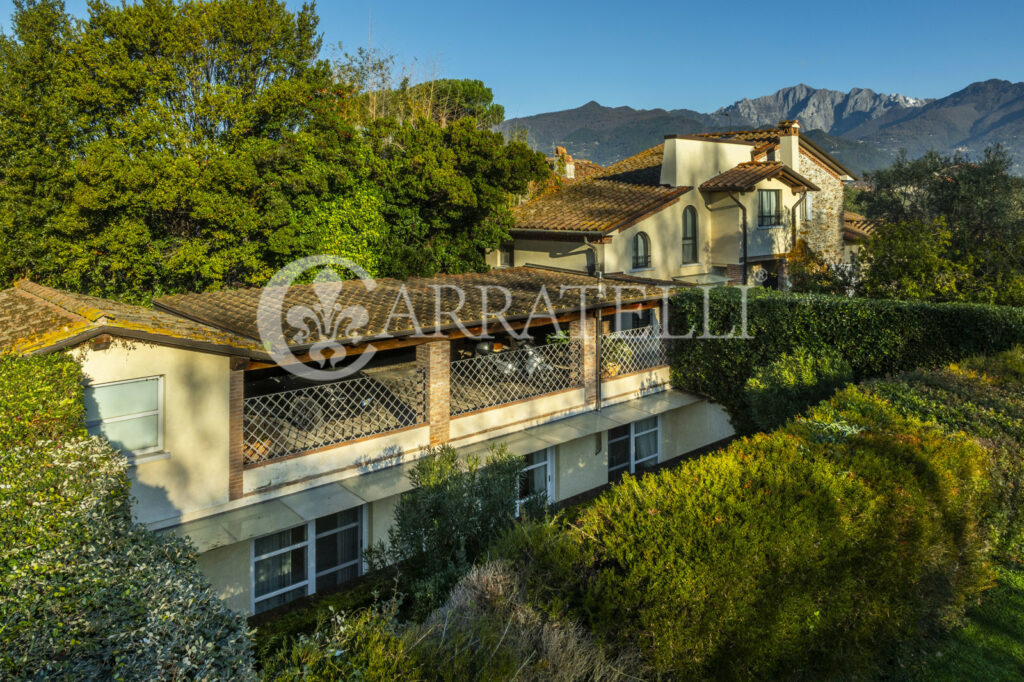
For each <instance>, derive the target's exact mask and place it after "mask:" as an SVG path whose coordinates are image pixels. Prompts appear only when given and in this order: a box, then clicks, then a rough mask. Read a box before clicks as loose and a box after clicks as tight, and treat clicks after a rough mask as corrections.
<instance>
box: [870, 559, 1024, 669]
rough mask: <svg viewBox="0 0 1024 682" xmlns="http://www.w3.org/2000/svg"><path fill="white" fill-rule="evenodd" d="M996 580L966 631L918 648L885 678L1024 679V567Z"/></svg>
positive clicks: (1010, 568)
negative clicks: (995, 585)
mask: <svg viewBox="0 0 1024 682" xmlns="http://www.w3.org/2000/svg"><path fill="white" fill-rule="evenodd" d="M996 578H997V580H998V582H999V585H998V586H997V587H995V588H994V589H993V590H991V591H990V592H989V593H987V594H986V595H985V598H984V599H983V600H982V602H981V604H980V605H979V606H977V607H975V608H973V609H971V610H970V611H969V612H968V614H967V622H966V623H965V625H964V627H962V628H957V629H956V630H953V631H949V632H942V633H938V634H936V635H935V636H933V637H932V638H930V639H929V640H928V641H926V642H925V643H923V644H920V643H916V644H917V646H915V647H913V649H911V650H909V651H908V652H906V653H905V654H904V655H902V656H901V657H899V658H897V659H896V662H895V665H893V666H892V668H891V669H889V670H885V671H884V674H885V677H886V678H887V679H899V680H908V681H911V682H976V680H993V681H994V680H1006V682H1010V681H1011V680H1019V679H1020V678H1021V677H1022V676H1024V566H1022V565H1020V564H1016V563H1010V564H1004V565H1001V566H998V567H997V568H996Z"/></svg>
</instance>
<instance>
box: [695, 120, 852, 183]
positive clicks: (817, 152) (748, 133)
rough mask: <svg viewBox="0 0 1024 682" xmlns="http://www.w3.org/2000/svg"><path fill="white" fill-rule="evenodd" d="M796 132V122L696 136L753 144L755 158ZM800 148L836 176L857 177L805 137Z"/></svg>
mask: <svg viewBox="0 0 1024 682" xmlns="http://www.w3.org/2000/svg"><path fill="white" fill-rule="evenodd" d="M798 130H799V127H798V126H797V122H796V121H779V125H778V126H777V127H775V128H759V129H757V130H727V131H723V132H717V133H698V134H697V136H698V137H700V138H704V139H709V140H741V141H745V142H753V143H754V144H755V145H757V147H756V148H755V150H754V154H755V156H757V155H760V154H764V153H766V152H767V151H769V150H770V149H772V148H773V147H776V146H778V144H779V140H780V138H781V137H782V136H783V135H791V134H793V133H795V132H797V131H798ZM800 146H801V147H802V148H803V150H804V151H805V152H807V153H809V154H810V155H811V156H814V157H815V158H817V159H818V160H819V161H821V162H822V163H824V164H825V165H826V166H828V167H829V168H831V169H832V170H833V171H834V172H835V173H836V174H838V175H840V176H843V175H846V176H849V177H851V178H853V179H854V180H856V179H857V176H856V175H854V174H853V171H851V170H850V169H849V168H847V167H846V166H844V165H843V164H841V163H839V162H838V161H837V160H836V159H835V158H834V157H833V156H832V155H831V154H829V153H828V152H826V151H825V150H824V149H822V148H821V147H819V146H818V145H817V144H815V143H814V142H812V141H811V140H809V139H808V138H807V136H806V135H800Z"/></svg>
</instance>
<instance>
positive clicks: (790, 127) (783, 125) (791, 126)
mask: <svg viewBox="0 0 1024 682" xmlns="http://www.w3.org/2000/svg"><path fill="white" fill-rule="evenodd" d="M779 132H780V133H781V134H782V135H799V134H800V121H797V120H795V119H794V120H792V121H779Z"/></svg>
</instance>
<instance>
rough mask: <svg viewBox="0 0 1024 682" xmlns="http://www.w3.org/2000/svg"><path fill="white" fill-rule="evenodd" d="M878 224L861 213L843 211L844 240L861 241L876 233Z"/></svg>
mask: <svg viewBox="0 0 1024 682" xmlns="http://www.w3.org/2000/svg"><path fill="white" fill-rule="evenodd" d="M876 227H878V224H877V223H876V222H874V221H873V220H868V219H867V218H865V217H864V216H862V215H861V214H859V213H854V212H853V211H843V241H846V242H859V241H863V240H865V239H867V238H868V237H870V236H871V235H873V234H874V233H875V228H876Z"/></svg>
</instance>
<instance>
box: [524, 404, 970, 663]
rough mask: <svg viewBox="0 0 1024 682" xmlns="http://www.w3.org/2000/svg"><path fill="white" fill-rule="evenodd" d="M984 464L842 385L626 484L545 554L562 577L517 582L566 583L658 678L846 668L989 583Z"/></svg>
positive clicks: (579, 609) (607, 636)
mask: <svg viewBox="0 0 1024 682" xmlns="http://www.w3.org/2000/svg"><path fill="white" fill-rule="evenodd" d="M835 424H839V425H843V424H845V426H846V428H839V429H833V428H830V427H831V426H832V425H835ZM986 461H987V460H986V454H985V452H984V451H983V450H982V449H981V448H980V447H979V446H977V445H976V444H974V443H972V442H969V441H968V440H966V439H963V438H951V437H949V436H947V435H945V434H943V433H942V432H941V431H939V430H938V429H937V428H935V427H931V426H928V425H926V424H924V423H922V422H919V421H917V420H914V419H910V418H906V417H903V416H900V415H898V414H897V413H896V412H895V411H894V410H892V409H891V408H890V407H888V406H886V404H885V403H884V402H883V401H882V400H881V399H878V398H875V397H873V396H871V395H869V394H867V393H866V392H864V391H863V390H862V389H858V388H851V389H847V390H846V391H844V392H842V393H840V394H839V395H838V396H837V397H836V398H835V399H833V401H832V402H831V403H829V404H827V405H825V406H823V407H819V408H817V409H815V410H813V411H812V412H811V413H810V415H809V416H808V419H807V420H804V421H798V422H794V423H792V424H790V425H789V426H788V427H787V428H786V429H783V430H781V431H779V432H776V433H774V434H770V435H759V436H755V437H753V438H751V439H745V440H742V441H738V442H737V443H735V444H734V445H732V446H731V447H729V448H728V449H726V450H724V451H722V452H721V453H719V454H716V455H711V456H707V457H705V458H703V459H701V460H695V461H692V462H686V463H684V464H682V465H681V466H679V467H678V468H676V469H671V470H663V471H661V472H658V473H656V474H653V475H648V476H646V477H644V478H642V479H640V480H636V479H633V478H629V477H627V478H626V479H625V480H624V481H623V483H622V484H620V485H617V486H615V487H613V488H612V489H611V491H609V492H608V493H606V494H605V495H603V496H602V497H600V498H599V499H598V500H597V501H596V502H595V504H594V505H593V506H592V507H591V508H590V509H588V510H587V511H586V512H585V513H584V514H583V515H582V516H581V517H580V519H579V520H578V522H577V525H576V526H575V527H573V528H570V529H569V530H567V531H566V534H567V535H568V538H569V541H570V542H571V543H572V544H576V545H578V546H579V548H580V549H579V550H578V551H575V552H574V551H565V550H561V551H558V552H550V553H549V554H548V556H556V557H561V558H562V559H569V560H570V561H571V562H572V563H570V564H569V565H563V566H561V567H557V568H551V567H548V566H542V567H539V568H538V567H532V568H530V569H528V570H529V571H530V572H531V573H535V574H538V575H542V574H547V573H551V572H552V571H555V572H557V573H559V574H560V575H564V576H571V578H570V584H571V587H569V588H568V590H567V591H566V594H568V599H567V602H568V603H569V605H570V611H571V612H572V613H574V614H575V615H576V616H577V617H579V618H581V619H582V620H583V621H584V622H586V623H588V624H589V625H590V627H592V628H593V629H594V631H595V632H596V633H597V634H598V635H599V636H601V637H602V638H603V639H604V640H605V641H606V642H608V643H610V644H611V645H613V646H615V647H627V648H628V647H636V648H638V649H639V650H640V651H641V652H642V653H643V656H644V659H645V660H646V662H647V663H648V664H650V665H652V666H653V667H654V669H655V671H656V672H657V673H662V674H671V675H674V676H678V677H681V678H684V679H688V678H692V677H705V676H712V677H743V678H747V677H751V676H762V675H768V674H773V673H779V672H781V671H786V672H787V673H789V674H791V675H796V676H800V675H803V676H814V675H818V674H822V673H829V672H835V671H838V670H845V671H852V670H856V669H857V668H864V667H867V666H869V665H870V664H871V662H872V660H873V659H875V658H876V657H878V656H880V655H882V654H884V652H885V651H886V648H887V647H888V646H890V644H891V642H892V641H894V640H899V639H901V638H903V637H906V636H908V635H911V634H913V633H914V632H915V631H916V630H917V628H918V627H919V625H920V624H921V623H922V622H925V621H927V620H929V619H934V618H945V619H951V618H955V617H956V615H957V614H958V613H959V610H960V609H962V607H963V604H964V603H965V601H966V600H967V599H969V598H971V597H972V596H974V595H976V594H977V593H978V591H979V590H980V589H981V587H982V586H983V585H984V584H986V581H987V580H988V575H989V574H988V572H987V564H986V563H985V561H984V558H983V557H984V554H983V549H984V547H985V542H986V539H987V536H986V535H985V533H984V531H983V529H982V528H981V525H980V521H979V512H978V511H977V510H979V509H983V508H985V505H986V504H987V502H986V500H987V495H988V487H987V479H986V478H985V476H984V465H985V463H986ZM531 580H533V581H534V582H536V580H535V579H531Z"/></svg>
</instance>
